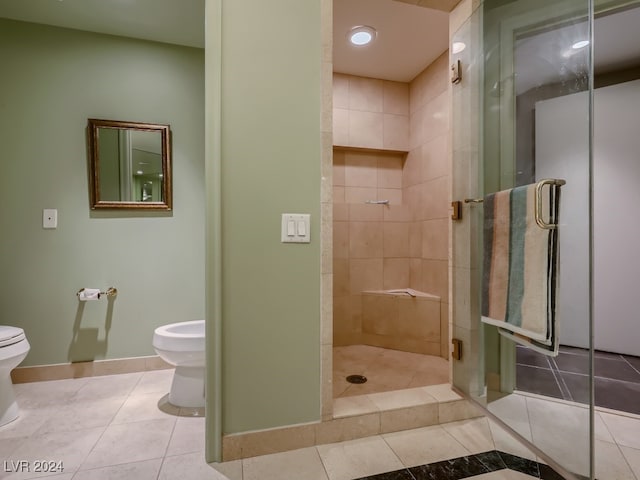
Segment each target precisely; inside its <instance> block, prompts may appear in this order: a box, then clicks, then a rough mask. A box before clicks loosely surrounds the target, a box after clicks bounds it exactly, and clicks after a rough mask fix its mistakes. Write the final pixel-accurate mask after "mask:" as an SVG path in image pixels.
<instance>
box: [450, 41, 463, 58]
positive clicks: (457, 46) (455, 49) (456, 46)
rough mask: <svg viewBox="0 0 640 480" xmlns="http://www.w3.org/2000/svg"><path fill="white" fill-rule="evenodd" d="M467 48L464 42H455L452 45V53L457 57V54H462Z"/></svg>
mask: <svg viewBox="0 0 640 480" xmlns="http://www.w3.org/2000/svg"><path fill="white" fill-rule="evenodd" d="M465 48H467V46H466V45H465V44H464V42H453V44H452V45H451V53H453V54H454V55H455V54H456V53H460V52H461V51H463V50H464V49H465Z"/></svg>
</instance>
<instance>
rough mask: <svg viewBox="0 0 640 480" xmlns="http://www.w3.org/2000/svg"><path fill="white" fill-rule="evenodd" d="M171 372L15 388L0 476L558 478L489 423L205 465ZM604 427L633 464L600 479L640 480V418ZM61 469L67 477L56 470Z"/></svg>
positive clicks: (197, 424)
mask: <svg viewBox="0 0 640 480" xmlns="http://www.w3.org/2000/svg"><path fill="white" fill-rule="evenodd" d="M172 373H173V372H172V370H159V371H153V372H144V373H134V374H123V375H110V376H103V377H91V378H79V379H72V380H57V381H50V382H37V383H25V384H19V385H15V389H16V392H17V397H18V401H19V403H20V406H21V416H20V418H18V419H17V420H16V421H14V422H12V423H10V424H8V425H5V426H3V427H0V478H2V479H7V480H15V479H23V480H26V479H32V478H39V477H51V478H55V479H56V480H72V479H73V480H118V479H123V480H125V479H126V480H129V479H136V480H147V479H149V480H151V479H153V480H169V479H171V480H173V479H176V478H180V479H183V480H191V479H194V480H200V479H204V480H207V479H211V480H225V479H230V480H258V479H259V480H275V479H278V480H288V479H296V480H299V479H304V480H353V479H365V478H372V479H378V480H391V479H395V480H403V479H406V480H423V479H433V478H435V479H440V478H442V479H443V480H444V479H447V480H454V479H461V478H475V479H478V480H517V479H520V480H526V479H527V478H528V479H531V478H535V477H539V478H547V479H554V478H558V477H557V476H555V475H554V473H553V472H552V471H551V470H550V469H549V468H548V467H546V466H545V465H541V464H538V463H537V460H539V459H537V458H536V456H535V455H534V454H532V453H531V452H530V451H529V450H528V449H526V448H525V447H523V446H522V445H521V444H520V443H518V442H517V441H515V440H514V439H513V438H512V437H511V436H510V435H509V434H508V433H507V432H506V431H504V430H503V429H502V428H501V427H499V426H498V425H497V424H496V423H494V422H493V421H491V420H489V419H487V418H484V417H481V418H475V419H471V420H465V421H460V422H453V423H448V424H442V425H435V426H431V427H425V428H418V429H414V430H408V431H402V432H396V433H390V434H383V435H377V436H372V437H367V438H363V439H359V440H351V441H346V442H341V443H334V444H327V445H318V446H316V447H311V448H304V449H300V450H294V451H291V452H284V453H277V454H273V455H265V456H261V457H254V458H247V459H244V460H237V461H233V462H227V463H222V464H212V465H208V464H207V463H205V461H204V436H205V431H204V418H203V417H189V416H178V415H172V414H168V413H166V412H165V411H163V410H162V409H160V408H159V406H158V404H159V403H161V402H162V400H163V398H164V397H165V395H166V392H167V391H168V389H169V385H170V382H171V375H172ZM165 410H166V409H165ZM174 413H178V414H179V413H183V414H187V413H189V412H187V411H183V412H180V411H174ZM525 418H526V417H525ZM603 420H604V421H606V432H604V431H602V430H601V431H600V433H599V439H600V440H599V441H600V443H603V442H604V444H606V445H607V446H617V448H619V450H620V451H621V452H622V454H624V458H626V462H625V463H624V465H625V468H626V470H624V471H623V473H624V475H619V476H618V475H617V471H616V476H615V477H613V476H612V477H607V476H600V477H599V478H600V480H608V479H609V478H610V479H613V478H616V479H617V478H623V479H627V478H628V479H629V480H637V479H639V478H640V444H639V443H638V439H639V438H640V418H638V419H637V420H634V419H629V418H626V417H625V418H617V417H616V416H607V417H606V418H604V419H603ZM600 443H599V445H600ZM496 452H503V453H496ZM496 455H497V456H498V457H500V458H498V457H496ZM38 460H46V461H49V462H52V463H50V464H49V465H50V466H51V467H52V470H53V471H49V472H34V471H33V469H34V468H35V466H36V464H35V462H36V461H38ZM615 460H618V459H617V457H615ZM60 462H61V463H62V465H61V466H62V467H64V470H63V471H59V470H58V467H59V466H60ZM478 462H480V463H481V464H482V465H479V464H478ZM501 462H502V463H501ZM27 469H30V470H31V471H27ZM606 471H609V470H606ZM631 471H633V472H634V473H631ZM434 475H435V476H434Z"/></svg>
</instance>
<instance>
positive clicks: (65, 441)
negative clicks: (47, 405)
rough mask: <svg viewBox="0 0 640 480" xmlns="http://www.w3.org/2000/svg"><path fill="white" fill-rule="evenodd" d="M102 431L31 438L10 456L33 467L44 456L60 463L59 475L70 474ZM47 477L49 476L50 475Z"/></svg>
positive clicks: (29, 475)
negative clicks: (61, 470)
mask: <svg viewBox="0 0 640 480" xmlns="http://www.w3.org/2000/svg"><path fill="white" fill-rule="evenodd" d="M104 431H105V429H104V428H90V429H87V430H77V431H75V432H73V435H69V433H67V432H56V433H47V434H45V435H38V436H33V437H31V438H30V439H29V441H28V442H24V443H23V444H22V445H20V447H18V448H17V449H16V450H15V451H14V452H13V453H12V456H13V457H14V458H15V459H17V460H24V461H28V462H30V464H31V465H33V462H34V461H36V460H42V459H43V456H45V455H46V460H50V461H55V462H62V467H63V468H64V470H63V472H61V473H72V472H75V471H76V470H77V469H78V467H80V465H81V464H82V462H83V461H84V459H85V458H86V457H87V455H88V454H89V452H90V451H91V449H92V448H93V447H94V445H96V443H97V442H98V439H99V438H100V436H101V435H102V433H103V432H104ZM43 475H44V474H43ZM43 475H37V474H34V472H30V473H29V472H22V473H10V474H8V475H7V476H6V477H4V478H5V479H6V480H17V479H26V478H36V477H38V476H43ZM47 475H50V473H49V474H47Z"/></svg>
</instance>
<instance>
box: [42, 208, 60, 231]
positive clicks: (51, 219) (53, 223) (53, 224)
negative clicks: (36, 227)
mask: <svg viewBox="0 0 640 480" xmlns="http://www.w3.org/2000/svg"><path fill="white" fill-rule="evenodd" d="M42 228H58V210H57V209H55V208H45V209H44V210H42Z"/></svg>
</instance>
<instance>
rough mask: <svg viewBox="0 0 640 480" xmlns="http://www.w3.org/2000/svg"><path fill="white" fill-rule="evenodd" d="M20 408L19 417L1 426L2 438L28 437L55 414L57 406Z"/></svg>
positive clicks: (0, 434) (0, 435)
mask: <svg viewBox="0 0 640 480" xmlns="http://www.w3.org/2000/svg"><path fill="white" fill-rule="evenodd" d="M18 407H19V408H20V411H19V414H18V418H16V419H15V420H14V421H13V422H11V423H8V424H6V425H3V426H2V427H0V439H5V438H18V437H25V436H26V437H28V436H30V435H32V434H33V433H35V432H36V431H38V430H39V429H40V428H42V426H43V425H44V424H45V423H46V422H47V421H48V420H49V419H50V418H51V417H52V416H53V415H55V412H56V410H57V408H55V407H46V408H44V407H43V408H37V407H30V408H23V407H22V406H21V405H20V404H18Z"/></svg>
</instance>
